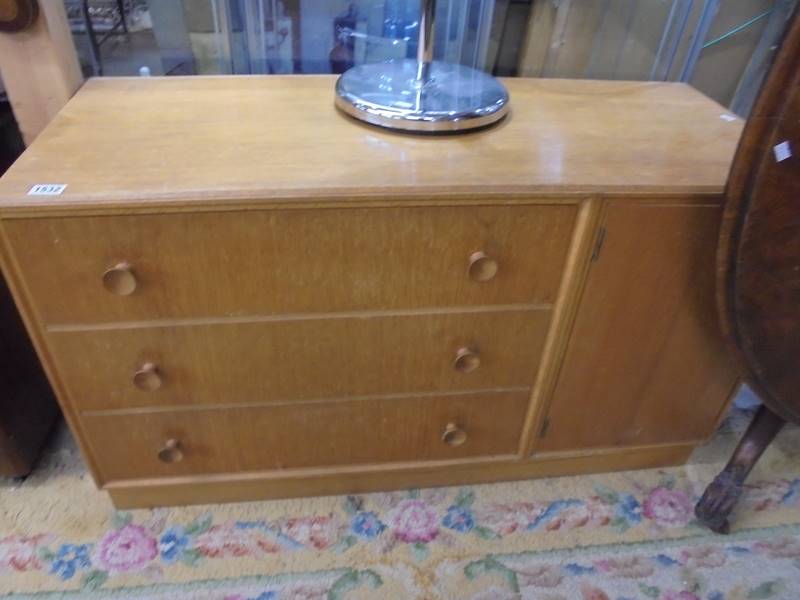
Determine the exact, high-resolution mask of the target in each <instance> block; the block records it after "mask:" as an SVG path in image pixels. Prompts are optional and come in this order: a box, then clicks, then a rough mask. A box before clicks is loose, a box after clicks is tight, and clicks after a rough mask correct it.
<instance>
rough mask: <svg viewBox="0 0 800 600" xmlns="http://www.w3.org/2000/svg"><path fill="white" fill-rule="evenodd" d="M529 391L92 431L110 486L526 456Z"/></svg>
mask: <svg viewBox="0 0 800 600" xmlns="http://www.w3.org/2000/svg"><path fill="white" fill-rule="evenodd" d="M528 397H529V395H528V392H527V391H518V392H517V391H515V392H497V393H478V394H462V395H447V396H434V397H427V396H426V397H408V398H382V399H373V400H351V401H342V402H331V403H318V404H287V405H279V406H261V407H244V408H224V409H207V410H185V411H175V412H144V413H132V414H120V413H109V414H95V415H91V416H88V415H87V416H84V417H83V418H82V425H83V431H84V433H85V434H86V436H87V441H88V445H89V447H90V448H91V451H92V454H93V455H94V458H95V460H96V462H97V465H98V467H99V469H100V475H101V479H102V480H103V481H109V480H115V479H135V478H143V477H145V478H146V477H173V476H179V475H198V474H207V473H232V472H241V471H260V470H273V469H290V468H303V467H326V466H333V465H352V464H367V463H386V462H396V461H417V460H437V459H439V460H441V459H456V458H464V457H470V456H489V455H501V454H512V453H515V452H516V451H517V446H518V443H519V437H520V434H521V430H522V425H523V422H524V420H525V412H526V408H527V405H528Z"/></svg>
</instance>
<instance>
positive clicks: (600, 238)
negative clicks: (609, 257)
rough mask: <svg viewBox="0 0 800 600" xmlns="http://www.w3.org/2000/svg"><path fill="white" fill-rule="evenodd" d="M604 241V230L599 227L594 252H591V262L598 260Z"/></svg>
mask: <svg viewBox="0 0 800 600" xmlns="http://www.w3.org/2000/svg"><path fill="white" fill-rule="evenodd" d="M605 241H606V228H605V227H601V228H600V231H598V232H597V241H596V242H595V243H594V251H593V252H592V262H595V261H597V259H598V258H600V251H601V250H602V249H603V242H605Z"/></svg>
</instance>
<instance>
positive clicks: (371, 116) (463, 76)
mask: <svg viewBox="0 0 800 600" xmlns="http://www.w3.org/2000/svg"><path fill="white" fill-rule="evenodd" d="M336 106H337V107H338V108H339V109H341V110H342V111H343V112H345V113H347V114H348V115H350V116H352V117H355V118H356V119H360V120H362V121H366V122H367V123H372V124H373V125H379V126H381V127H388V128H390V129H400V130H405V131H428V132H453V131H465V130H469V129H475V128H478V127H485V126H487V125H490V124H492V123H494V122H496V121H498V120H500V119H502V118H503V117H504V116H505V115H506V114H507V113H508V109H509V104H508V92H507V91H506V88H505V87H504V86H503V84H502V83H500V82H499V81H498V80H497V79H495V78H494V77H492V76H491V75H488V74H486V73H484V72H482V71H478V70H476V69H472V68H470V67H465V66H463V65H457V64H450V63H443V62H438V61H434V62H431V63H420V62H418V61H416V60H411V59H406V60H393V61H389V62H382V63H371V64H364V65H359V66H357V67H353V68H352V69H350V70H349V71H347V72H346V73H344V74H343V75H342V76H341V77H339V80H338V81H337V82H336Z"/></svg>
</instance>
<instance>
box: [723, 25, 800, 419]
mask: <svg viewBox="0 0 800 600" xmlns="http://www.w3.org/2000/svg"><path fill="white" fill-rule="evenodd" d="M799 15H800V12H798V10H796V11H795V17H794V19H793V21H792V26H791V27H790V28H789V30H788V31H787V34H786V37H785V39H784V41H783V45H782V49H781V51H780V53H779V55H778V57H777V59H776V63H775V65H774V66H773V69H772V71H771V72H770V75H769V77H768V80H767V82H766V84H765V87H764V89H763V90H762V92H761V95H760V96H759V98H758V100H757V101H756V104H755V106H754V108H753V114H752V116H751V118H750V121H749V122H748V124H747V127H746V129H745V132H744V134H743V136H742V142H741V145H740V146H739V149H738V151H737V154H736V158H735V159H734V162H733V166H732V168H731V178H730V181H729V184H728V188H727V190H726V204H725V215H724V220H723V226H722V234H721V236H720V248H719V255H718V280H719V284H718V290H719V294H718V300H719V304H720V312H721V315H722V326H723V330H724V331H725V333H726V335H727V337H728V340H729V341H730V342H731V343H730V347H731V349H732V351H733V353H734V355H735V356H736V357H737V359H738V363H739V367H740V369H741V370H742V373H743V375H744V377H745V379H746V380H747V382H748V383H749V384H750V385H751V386H753V387H754V388H755V389H756V391H757V392H758V394H759V396H760V397H761V399H762V400H763V401H764V403H765V404H766V405H767V406H768V407H769V408H770V410H772V411H774V412H775V413H777V414H778V415H780V416H781V417H783V418H784V419H786V420H787V421H793V422H795V423H797V422H800V369H798V358H800V204H798V198H800V16H799ZM781 149H783V152H781V151H780V150H781Z"/></svg>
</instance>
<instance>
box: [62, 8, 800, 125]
mask: <svg viewBox="0 0 800 600" xmlns="http://www.w3.org/2000/svg"><path fill="white" fill-rule="evenodd" d="M64 2H65V4H66V6H67V8H68V12H69V17H70V23H71V25H72V29H73V32H74V37H75V41H76V46H77V47H78V49H79V53H80V56H81V60H82V64H83V66H84V70H85V72H86V74H87V75H94V74H105V75H136V74H139V73H140V72H141V73H142V74H148V73H149V74H152V75H162V74H168V75H179V74H180V75H185V74H200V75H204V74H230V73H233V74H286V73H341V72H343V71H344V70H346V69H347V68H349V67H351V66H353V65H357V64H360V63H364V62H377V61H383V60H388V59H393V58H404V57H414V56H415V53H416V47H417V38H418V35H419V22H418V21H419V16H418V13H419V0H149V1H148V0H64ZM797 2H798V0H725V1H724V2H723V1H722V0H591V1H584V0H558V1H556V0H438V5H437V20H436V44H435V57H436V58H437V59H438V60H444V61H447V62H454V63H462V64H464V65H467V66H470V67H473V68H478V69H481V70H484V71H488V72H491V73H494V74H496V75H511V76H513V75H523V76H544V77H578V78H592V79H634V80H661V81H687V82H691V83H692V85H694V86H696V87H697V88H699V89H700V90H701V91H703V92H705V93H707V94H708V95H710V96H711V97H713V98H714V99H716V100H718V101H719V102H721V103H724V104H726V105H729V106H731V107H732V109H733V110H736V111H737V112H738V113H739V114H742V115H746V114H747V112H748V111H749V107H750V105H751V104H752V100H753V98H754V96H755V92H756V91H757V89H758V85H759V84H760V81H761V80H762V78H763V75H764V73H765V72H766V68H767V66H768V65H769V57H770V56H771V54H772V52H773V48H774V46H775V44H776V43H777V41H778V40H779V39H780V34H781V32H782V31H783V28H784V27H785V23H786V19H787V16H788V15H789V14H790V13H791V10H792V8H793V7H794V6H795V5H796V4H797ZM122 15H124V19H122V18H121V16H122Z"/></svg>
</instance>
